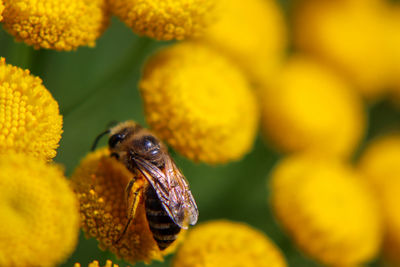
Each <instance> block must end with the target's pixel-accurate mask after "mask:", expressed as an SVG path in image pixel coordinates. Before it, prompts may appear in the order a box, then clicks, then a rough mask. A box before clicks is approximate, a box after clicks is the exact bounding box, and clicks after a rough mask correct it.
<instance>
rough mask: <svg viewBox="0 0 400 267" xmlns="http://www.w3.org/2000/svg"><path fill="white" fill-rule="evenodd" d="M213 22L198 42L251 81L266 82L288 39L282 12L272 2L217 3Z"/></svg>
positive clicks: (239, 0)
mask: <svg viewBox="0 0 400 267" xmlns="http://www.w3.org/2000/svg"><path fill="white" fill-rule="evenodd" d="M217 2H218V4H219V5H217V11H219V13H220V15H219V17H218V20H217V21H216V23H214V24H212V25H211V26H210V27H208V28H207V30H206V31H205V33H204V35H201V36H200V40H204V41H206V42H207V43H210V44H211V45H213V46H214V47H216V48H217V49H219V52H221V53H226V54H227V55H228V56H230V57H232V58H233V59H234V60H235V61H237V62H238V63H239V64H240V65H241V67H243V68H244V70H245V71H246V72H247V74H248V75H249V76H250V77H251V80H252V82H255V83H258V82H259V80H269V79H270V78H271V77H273V75H274V73H275V71H276V70H277V69H278V66H279V65H280V64H281V61H282V59H283V56H284V53H285V49H286V44H287V37H286V26H285V22H284V18H283V14H282V11H281V10H280V9H279V7H278V5H277V3H276V1H274V0H247V1H246V2H245V3H244V2H243V1H242V0H219V1H217Z"/></svg>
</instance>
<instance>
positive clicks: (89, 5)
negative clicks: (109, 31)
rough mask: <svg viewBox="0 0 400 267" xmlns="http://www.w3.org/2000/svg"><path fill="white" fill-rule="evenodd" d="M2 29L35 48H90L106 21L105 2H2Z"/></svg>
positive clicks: (104, 26) (11, 0)
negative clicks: (3, 5) (3, 6)
mask: <svg viewBox="0 0 400 267" xmlns="http://www.w3.org/2000/svg"><path fill="white" fill-rule="evenodd" d="M3 1H4V3H5V9H4V13H3V16H4V21H3V22H4V28H5V29H6V30H7V31H8V32H9V33H10V34H12V35H13V36H15V37H16V39H17V40H18V41H24V42H25V43H26V44H28V45H33V46H34V47H35V48H46V49H55V50H74V49H76V48H77V47H79V46H83V45H88V46H94V44H95V40H96V39H97V38H98V37H99V36H100V35H101V33H102V32H103V31H104V30H105V28H106V26H107V25H108V22H109V16H108V14H107V10H106V3H105V1H106V0H91V1H87V0H72V1H64V0H47V1H44V0H3Z"/></svg>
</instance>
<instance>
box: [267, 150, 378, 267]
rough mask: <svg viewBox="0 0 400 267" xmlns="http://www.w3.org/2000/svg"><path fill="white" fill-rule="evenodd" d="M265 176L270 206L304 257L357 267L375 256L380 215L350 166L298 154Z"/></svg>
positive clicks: (315, 155)
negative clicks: (268, 189)
mask: <svg viewBox="0 0 400 267" xmlns="http://www.w3.org/2000/svg"><path fill="white" fill-rule="evenodd" d="M271 176H272V180H271V193H272V196H271V204H272V207H273V208H274V211H275V213H276V215H277V217H278V219H279V221H280V222H281V223H282V225H283V226H284V227H285V228H286V229H287V231H288V232H289V233H290V234H291V235H292V236H293V238H294V240H295V242H296V243H297V244H298V246H299V247H301V248H302V249H303V250H304V251H305V252H307V253H308V254H309V255H310V256H312V257H313V258H315V259H317V260H319V261H320V262H322V263H324V264H326V265H329V266H353V265H358V264H360V263H363V262H365V261H367V260H370V259H373V258H374V257H375V256H376V254H377V253H378V251H379V246H380V243H381V238H382V234H381V231H382V227H381V220H380V218H381V217H380V213H379V212H380V211H379V208H378V205H377V202H376V201H375V199H374V195H373V193H372V191H371V190H370V188H369V187H368V186H367V185H366V184H365V181H364V180H362V179H361V177H360V176H359V175H358V174H357V173H356V172H355V171H353V170H352V169H351V168H350V167H348V166H346V165H345V164H343V163H341V162H340V161H337V160H334V159H330V158H324V157H322V156H321V155H317V154H302V155H294V156H291V157H288V158H286V159H284V160H282V161H281V162H280V163H279V164H278V166H277V167H276V169H275V170H274V171H273V173H272V174H271Z"/></svg>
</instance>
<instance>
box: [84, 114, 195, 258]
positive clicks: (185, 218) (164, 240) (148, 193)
mask: <svg viewBox="0 0 400 267" xmlns="http://www.w3.org/2000/svg"><path fill="white" fill-rule="evenodd" d="M105 134H109V140H108V147H109V150H110V152H111V156H112V157H115V158H116V159H117V160H118V161H120V162H121V163H123V164H124V165H125V166H126V168H127V169H128V170H129V171H131V172H132V173H134V174H139V175H133V178H132V180H130V181H129V183H128V185H127V187H126V190H125V195H126V196H125V197H126V201H127V217H128V221H127V223H126V225H125V228H124V230H123V232H122V234H121V235H120V237H119V238H118V239H117V241H116V243H118V242H119V241H120V240H121V238H122V237H123V236H124V234H125V232H126V230H127V229H128V227H129V225H130V224H131V222H132V220H133V219H134V218H135V212H136V209H137V207H138V204H139V202H140V200H141V199H144V203H145V210H146V217H147V221H148V224H149V228H150V231H151V232H152V234H153V238H154V240H155V241H156V243H157V245H158V247H159V249H160V250H164V249H166V248H167V247H168V246H169V245H170V244H172V243H173V242H174V241H175V240H176V238H177V235H178V234H179V232H180V230H181V229H187V228H188V226H189V224H190V225H195V224H196V222H197V219H198V216H199V212H198V209H197V205H196V202H195V200H194V198H193V195H192V193H191V192H190V189H189V184H188V182H187V180H186V179H185V177H184V176H183V174H182V173H181V171H180V170H179V169H178V167H177V166H176V164H175V162H174V161H173V159H172V158H171V156H170V155H169V153H168V149H167V147H166V145H164V144H163V143H162V142H161V141H160V140H159V139H158V138H157V137H156V136H155V135H154V134H152V133H151V132H150V131H149V130H147V129H145V128H143V127H142V126H140V125H139V124H137V123H135V122H133V121H126V122H123V123H120V124H118V125H116V126H114V127H112V128H110V129H109V130H107V131H105V132H103V133H101V134H100V135H99V136H98V137H97V138H96V140H95V142H94V144H93V147H92V150H94V148H95V147H96V145H97V142H98V141H99V139H100V138H101V137H102V136H103V135H105Z"/></svg>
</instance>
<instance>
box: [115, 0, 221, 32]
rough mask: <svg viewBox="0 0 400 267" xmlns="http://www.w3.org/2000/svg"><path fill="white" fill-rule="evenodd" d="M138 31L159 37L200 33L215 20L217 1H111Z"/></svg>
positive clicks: (134, 29) (125, 19)
mask: <svg viewBox="0 0 400 267" xmlns="http://www.w3.org/2000/svg"><path fill="white" fill-rule="evenodd" d="M108 1H109V5H110V8H111V11H112V12H113V13H114V14H115V15H117V16H118V17H119V18H120V19H121V20H122V21H123V22H124V23H125V24H127V25H128V26H129V27H131V28H132V30H133V31H134V32H135V33H138V34H140V35H146V36H148V37H151V38H154V39H157V40H171V39H177V40H182V39H185V38H187V37H191V36H196V35H198V34H199V33H201V32H202V31H203V30H204V28H205V27H206V26H208V25H209V24H210V23H212V22H213V20H214V15H215V14H214V13H213V11H214V4H215V1H214V0H162V1H159V0H108Z"/></svg>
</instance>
